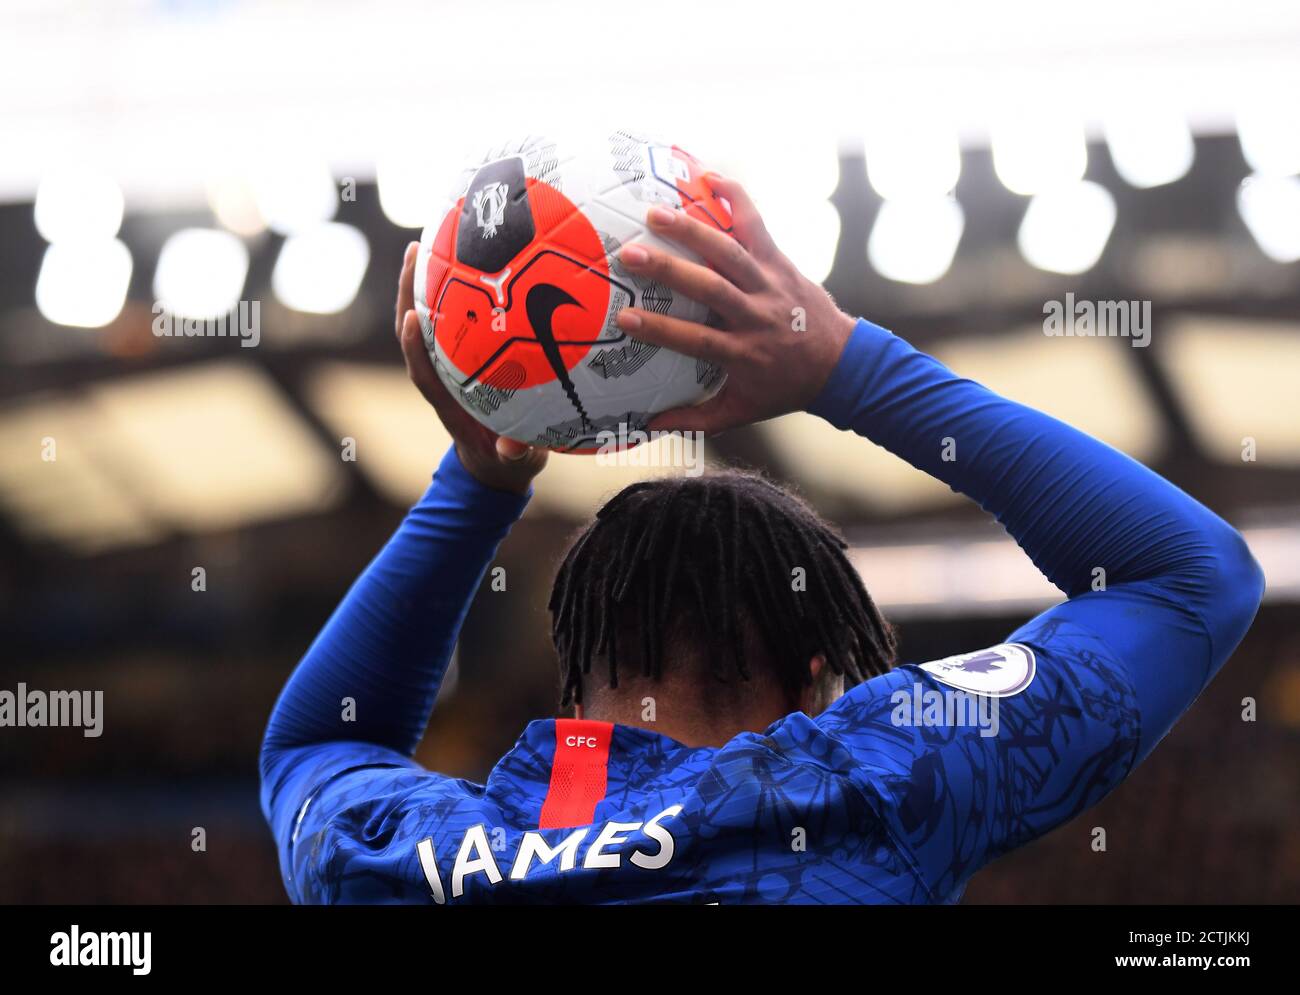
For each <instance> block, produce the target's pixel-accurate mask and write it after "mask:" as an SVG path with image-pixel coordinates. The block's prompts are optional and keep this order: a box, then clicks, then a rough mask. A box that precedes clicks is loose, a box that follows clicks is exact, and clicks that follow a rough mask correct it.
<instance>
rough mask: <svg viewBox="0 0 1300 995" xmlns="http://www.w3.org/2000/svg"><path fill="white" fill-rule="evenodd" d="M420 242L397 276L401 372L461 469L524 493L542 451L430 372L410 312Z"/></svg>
mask: <svg viewBox="0 0 1300 995" xmlns="http://www.w3.org/2000/svg"><path fill="white" fill-rule="evenodd" d="M419 250H420V243H419V242H412V243H411V244H410V245H408V246H407V247H406V256H405V257H404V258H403V260H402V275H401V277H400V278H399V279H398V281H397V309H396V319H395V322H394V324H395V328H396V332H397V340H398V341H399V342H400V343H401V344H402V355H403V356H404V357H405V358H406V372H407V374H408V375H409V376H410V378H411V382H412V383H414V384H415V386H416V387H418V388H419V390H420V393H421V394H423V395H424V399H425V400H426V401H428V402H429V403H430V404H431V405H433V410H434V411H436V412H437V413H438V419H439V421H441V422H442V424H443V427H445V428H446V429H447V431H448V432H450V433H451V437H452V439H453V440H454V441H455V443H456V453H457V455H458V456H459V457H460V461H461V463H462V464H463V465H464V467H465V469H466V470H468V471H469V472H470V475H471V476H473V477H474V478H475V479H476V480H478V482H479V483H481V484H484V485H485V486H487V487H491V488H493V489H494V490H499V491H513V492H514V493H516V494H523V493H525V492H526V491H527V490H528V487H529V485H530V484H531V483H532V480H533V478H534V477H535V476H537V475H538V474H539V473H541V472H542V468H543V467H544V466H546V456H547V452H546V450H545V449H536V448H534V447H532V446H526V445H524V444H523V443H522V442H516V441H515V440H514V439H505V438H502V437H501V436H499V435H497V434H496V433H495V432H493V431H492V430H491V429H489V428H488V427H487V426H485V425H482V424H480V423H479V422H478V421H476V420H475V419H474V417H473V416H472V415H471V414H470V413H469V412H468V411H466V410H465V409H464V408H462V407H461V406H460V405H459V404H457V403H456V399H455V398H454V397H452V396H451V394H449V393H448V392H447V388H446V387H444V386H443V385H442V381H441V380H439V379H438V374H437V373H436V372H434V369H433V362H432V360H430V359H429V352H428V350H427V349H425V347H424V336H423V335H422V334H421V332H420V318H419V315H417V314H416V313H415V260H416V257H417V256H418V255H419Z"/></svg>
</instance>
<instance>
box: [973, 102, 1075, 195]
mask: <svg viewBox="0 0 1300 995" xmlns="http://www.w3.org/2000/svg"><path fill="white" fill-rule="evenodd" d="M993 168H994V170H995V171H996V172H997V174H998V179H999V180H1001V181H1002V185H1003V186H1005V187H1006V188H1007V189H1008V190H1010V191H1011V192H1012V193H1018V194H1022V195H1024V196H1032V195H1034V194H1038V193H1043V192H1045V191H1047V190H1051V189H1053V188H1056V187H1064V186H1068V185H1069V184H1071V183H1076V182H1078V181H1079V180H1081V179H1083V174H1084V171H1085V170H1086V169H1087V168H1088V146H1087V145H1086V144H1085V142H1084V137H1083V127H1082V126H1081V125H1080V124H1079V123H1078V122H1077V121H1074V120H1072V119H1071V118H1070V117H1069V116H1068V115H1064V114H1061V113H1060V112H1059V111H1056V112H1052V113H1043V114H1040V115H1030V114H1026V115H1021V116H1017V117H1013V118H1009V119H1008V120H1004V121H1002V122H1001V123H1000V124H999V125H998V126H996V127H995V128H994V129H993Z"/></svg>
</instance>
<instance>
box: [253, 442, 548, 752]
mask: <svg viewBox="0 0 1300 995" xmlns="http://www.w3.org/2000/svg"><path fill="white" fill-rule="evenodd" d="M527 501H528V497H527V496H526V495H525V496H522V497H521V496H519V495H515V494H510V493H506V492H503V491H496V490H491V489H489V488H487V487H484V486H483V485H482V484H480V483H478V481H476V480H475V479H474V478H473V477H471V476H470V475H469V473H468V472H466V470H465V469H464V467H463V466H462V465H461V463H460V461H459V459H458V458H457V456H456V454H455V451H454V449H453V450H451V451H449V452H448V453H447V455H446V457H445V458H444V459H443V461H442V464H441V466H439V468H438V471H437V473H436V474H435V475H434V479H433V483H432V485H431V486H430V488H429V490H428V491H427V492H426V493H425V495H424V497H422V498H421V499H420V501H419V503H417V504H416V505H415V507H413V508H412V509H411V511H410V512H409V513H408V514H407V516H406V518H405V519H404V520H403V522H402V524H401V526H400V527H399V528H398V530H397V532H396V533H395V534H394V535H393V537H392V538H391V539H390V540H389V542H388V544H387V545H386V546H385V547H384V548H383V549H382V550H381V551H380V553H379V555H378V556H376V557H375V559H374V560H373V561H372V562H371V563H370V565H369V566H368V567H366V569H365V571H364V572H363V573H362V574H361V576H360V577H359V578H358V579H357V581H356V583H355V584H354V585H353V586H352V589H351V590H350V591H349V592H348V594H347V596H346V597H345V598H344V599H343V601H342V603H340V605H339V606H338V608H337V609H335V611H334V614H333V615H332V616H331V617H330V620H329V621H328V622H327V623H326V625H325V627H324V629H322V630H321V632H320V635H318V636H317V637H316V640H315V642H314V643H313V644H312V646H311V648H310V649H309V650H308V651H307V654H306V655H305V656H304V657H303V659H302V661H301V662H300V663H299V664H298V667H297V669H296V670H295V671H294V673H293V675H292V676H291V677H290V679H289V682H288V684H287V685H286V686H285V689H284V691H283V692H282V693H281V695H280V700H279V702H278V703H277V704H276V706H275V710H274V712H273V713H272V715H271V721H270V724H269V726H268V728H267V732H266V738H265V741H264V742H263V747H262V759H263V767H264V768H265V767H266V764H267V761H268V757H269V756H270V755H272V754H274V753H275V752H276V751H278V750H282V749H286V748H290V747H297V746H304V745H308V744H312V743H321V742H328V741H330V740H339V739H346V740H354V741H363V742H369V743H376V744H379V745H381V746H387V747H390V748H392V749H396V750H400V751H402V752H404V753H406V754H408V755H409V754H410V753H411V752H412V751H414V749H415V746H416V744H417V743H418V742H419V739H420V736H421V735H422V734H423V731H424V727H425V725H426V723H427V722H428V719H429V713H430V710H431V709H432V707H433V701H434V698H435V697H436V695H437V692H438V687H439V685H440V684H441V683H442V678H443V674H444V673H445V672H446V668H447V663H448V661H449V660H450V658H451V652H452V649H453V647H454V646H455V644H456V638H457V636H458V634H459V632H460V626H461V623H462V621H463V620H464V618H465V613H466V611H467V609H468V607H469V603H470V599H471V598H472V597H473V594H474V592H475V590H476V589H477V588H478V584H479V581H480V580H481V578H482V576H483V573H484V571H485V570H486V569H487V565H488V563H489V562H490V561H491V559H492V557H493V555H494V554H495V552H496V548H497V545H498V544H499V543H500V541H501V540H502V539H503V538H504V537H505V535H506V533H507V532H508V531H509V529H510V526H511V525H512V524H513V523H514V522H515V520H516V519H517V518H518V517H519V515H520V514H522V512H523V509H524V506H525V504H526V503H527ZM344 699H352V700H353V701H354V702H355V709H354V713H355V714H354V715H350V716H349V718H350V720H349V721H345V720H344V714H343V713H344Z"/></svg>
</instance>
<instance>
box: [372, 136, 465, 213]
mask: <svg viewBox="0 0 1300 995" xmlns="http://www.w3.org/2000/svg"><path fill="white" fill-rule="evenodd" d="M452 176H453V173H452V172H451V171H450V170H443V171H442V176H439V174H438V171H437V169H436V168H435V169H432V170H431V169H430V162H429V160H428V159H427V158H426V157H425V156H423V155H415V154H406V153H402V152H395V153H392V154H389V155H385V156H381V157H380V158H379V160H378V161H377V162H376V163H375V180H376V183H377V184H378V186H379V206H380V207H381V208H382V209H383V212H384V215H385V216H386V217H387V218H388V220H389V221H391V222H392V223H393V224H395V225H397V226H398V227H399V228H423V227H424V226H425V225H427V224H428V223H429V222H430V221H431V220H432V219H433V218H434V215H435V213H436V212H437V210H438V207H439V206H440V205H441V203H442V201H443V199H444V197H445V195H446V192H447V190H445V189H443V187H442V186H439V185H438V183H435V182H431V180H433V179H435V178H437V179H438V180H441V179H443V178H444V177H445V179H446V183H445V186H446V187H447V188H448V189H449V188H450V186H451V179H452Z"/></svg>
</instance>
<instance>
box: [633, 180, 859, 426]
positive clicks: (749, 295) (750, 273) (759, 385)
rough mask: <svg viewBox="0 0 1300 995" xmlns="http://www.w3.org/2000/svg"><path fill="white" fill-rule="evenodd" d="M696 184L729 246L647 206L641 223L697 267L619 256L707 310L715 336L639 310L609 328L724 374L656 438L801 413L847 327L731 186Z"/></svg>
mask: <svg viewBox="0 0 1300 995" xmlns="http://www.w3.org/2000/svg"><path fill="white" fill-rule="evenodd" d="M706 179H707V181H708V183H709V185H710V186H711V187H712V188H713V190H714V191H715V192H716V193H718V194H719V195H721V196H722V197H725V198H726V199H727V201H728V202H729V203H730V204H731V210H732V230H733V233H734V236H735V237H734V238H733V237H732V236H730V235H727V234H726V233H724V232H721V231H719V230H718V229H717V228H714V227H712V226H711V225H708V224H705V223H704V222H702V221H697V220H696V219H694V218H691V217H689V216H688V215H687V214H686V213H685V212H683V211H674V210H670V209H668V208H662V207H655V208H651V209H650V211H649V214H648V216H647V223H648V224H649V227H650V229H651V231H653V232H654V233H655V234H656V235H659V236H662V237H663V238H667V239H671V240H672V241H674V242H676V243H677V244H678V245H681V246H682V247H684V248H686V249H689V250H690V251H692V252H693V253H695V254H696V255H697V256H699V257H701V258H702V259H703V260H704V263H706V264H707V265H703V264H700V263H694V262H689V261H687V260H685V259H682V258H681V257H679V256H675V255H672V254H670V253H667V252H664V251H662V250H660V249H656V248H653V247H651V246H647V245H642V244H639V243H633V244H630V245H627V246H625V247H624V248H623V250H622V252H621V253H620V254H619V260H620V261H621V262H622V263H623V265H624V266H626V267H627V268H628V269H629V270H632V271H633V272H634V273H637V274H641V275H644V276H647V277H650V278H652V279H654V280H657V281H658V282H660V283H663V284H665V285H667V286H669V287H671V288H672V289H673V290H676V291H680V292H681V293H683V294H685V295H686V296H687V297H690V298H691V299H692V300H695V301H698V302H700V303H701V304H704V305H707V306H708V307H709V309H710V310H712V311H713V312H714V313H715V314H716V315H718V316H719V317H720V318H721V319H722V328H721V329H718V328H710V327H708V326H706V325H700V324H696V323H695V322H691V321H683V320H682V319H680V318H673V317H669V316H668V315H662V314H655V313H653V312H651V311H645V310H642V309H640V308H624V309H623V310H622V311H620V312H619V314H618V318H617V321H618V325H619V327H620V328H621V329H622V330H623V331H624V332H626V333H627V334H628V335H630V336H632V337H633V338H636V339H640V340H642V341H644V342H651V343H654V344H656V345H661V346H664V347H666V348H668V349H672V350H674V351H676V352H680V353H684V354H685V355H687V356H694V357H696V358H698V359H705V360H708V361H709V362H712V363H717V364H718V365H720V366H721V367H722V368H723V369H724V370H726V372H727V382H726V384H724V385H723V388H722V390H721V391H719V392H718V394H717V395H716V396H715V397H713V398H711V399H710V400H708V401H705V402H704V403H703V404H699V405H696V406H694V407H686V408H675V409H674V410H672V411H665V412H663V413H662V414H661V415H659V416H658V417H656V418H652V419H651V420H650V428H651V429H656V430H659V431H674V430H684V431H702V432H706V433H708V434H714V433H717V432H722V431H725V430H726V429H729V428H735V427H737V426H739V425H747V424H749V423H751V422H758V421H764V420H765V419H768V418H775V417H776V416H777V415H783V414H787V413H789V412H791V411H800V410H803V409H804V408H805V407H807V406H808V404H810V403H811V402H812V400H813V398H815V397H816V396H817V393H818V392H819V391H820V390H821V388H822V386H823V385H824V384H825V383H826V381H827V379H828V378H829V377H830V375H831V371H832V370H833V369H834V368H835V364H836V362H837V361H838V360H839V358H840V353H842V352H843V351H844V344H845V343H846V342H848V340H849V335H850V334H851V333H852V331H853V327H854V324H855V322H854V319H853V318H852V317H850V316H849V315H847V314H845V313H844V312H843V311H841V310H840V309H839V308H838V307H837V306H836V304H835V301H833V300H832V299H831V296H830V294H828V293H826V291H825V290H824V289H822V288H821V287H820V286H818V285H817V284H816V283H813V282H812V281H811V280H809V279H808V278H807V277H806V276H804V275H803V274H802V273H800V272H799V270H798V269H796V268H795V265H794V264H793V263H792V262H790V260H789V259H788V258H786V256H785V255H784V254H782V252H781V251H780V249H778V248H777V247H776V245H775V243H773V241H772V238H771V236H770V235H769V234H768V232H767V228H766V227H765V226H764V224H763V219H762V218H761V217H760V216H759V213H758V210H757V209H756V208H755V207H754V204H753V202H752V201H751V200H750V198H749V195H748V194H747V193H746V192H745V191H744V189H743V188H742V187H741V186H740V184H739V183H737V182H736V181H735V180H731V179H727V178H724V177H722V176H719V175H718V174H716V173H709V174H708V175H707V177H706Z"/></svg>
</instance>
